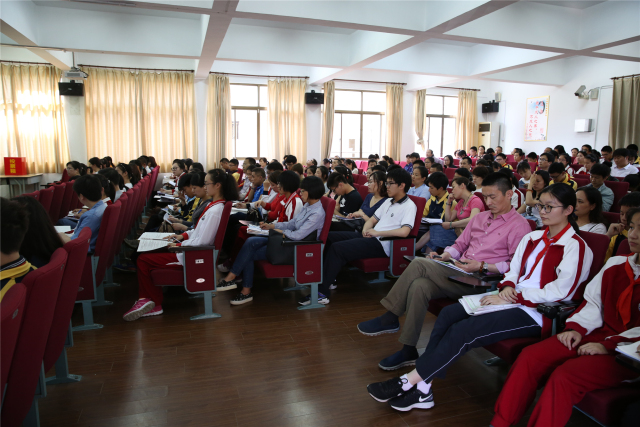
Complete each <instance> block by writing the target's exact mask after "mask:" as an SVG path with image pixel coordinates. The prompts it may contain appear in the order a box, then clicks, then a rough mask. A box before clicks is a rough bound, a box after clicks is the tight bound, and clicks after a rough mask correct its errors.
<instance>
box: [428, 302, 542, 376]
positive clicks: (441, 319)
mask: <svg viewBox="0 0 640 427" xmlns="http://www.w3.org/2000/svg"><path fill="white" fill-rule="evenodd" d="M470 293H471V292H470ZM541 333H542V328H541V327H540V326H538V324H537V323H536V321H535V320H533V318H532V317H531V316H529V315H528V314H527V313H526V312H525V311H524V310H521V309H520V308H510V309H507V310H504V311H497V312H494V313H488V314H483V315H480V316H470V315H468V314H467V312H466V311H465V309H464V308H463V307H462V305H461V304H452V305H450V306H447V307H445V308H444V309H443V310H442V311H441V312H440V314H439V315H438V320H437V321H436V324H435V326H434V327H433V331H432V332H431V337H429V344H428V345H427V348H426V350H425V352H424V353H423V354H422V356H420V358H419V359H418V361H417V362H416V370H417V371H418V374H420V377H421V378H422V379H423V380H424V381H425V382H430V381H432V380H433V379H434V378H444V377H445V375H446V372H447V368H448V367H449V366H450V365H451V364H452V363H453V362H454V361H456V360H457V359H458V358H460V357H461V356H462V355H464V354H465V353H466V352H467V351H469V350H471V349H472V348H478V347H483V346H485V345H489V344H493V343H495V342H498V341H502V340H505V339H508V338H526V337H539V336H540V334H541Z"/></svg>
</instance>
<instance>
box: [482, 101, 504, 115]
mask: <svg viewBox="0 0 640 427" xmlns="http://www.w3.org/2000/svg"><path fill="white" fill-rule="evenodd" d="M499 107H500V104H498V103H497V102H487V103H486V104H482V112H483V113H497V112H498V109H499Z"/></svg>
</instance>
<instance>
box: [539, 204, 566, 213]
mask: <svg viewBox="0 0 640 427" xmlns="http://www.w3.org/2000/svg"><path fill="white" fill-rule="evenodd" d="M561 207H562V206H552V205H543V204H541V203H536V209H538V211H540V212H542V211H544V212H551V209H554V208H561Z"/></svg>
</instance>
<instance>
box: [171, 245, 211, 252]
mask: <svg viewBox="0 0 640 427" xmlns="http://www.w3.org/2000/svg"><path fill="white" fill-rule="evenodd" d="M215 248H216V247H215V246H172V247H170V248H168V249H169V252H190V251H212V250H214V249H215Z"/></svg>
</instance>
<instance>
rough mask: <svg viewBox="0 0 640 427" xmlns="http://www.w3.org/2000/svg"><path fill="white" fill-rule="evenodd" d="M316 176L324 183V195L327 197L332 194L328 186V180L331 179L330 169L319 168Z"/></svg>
mask: <svg viewBox="0 0 640 427" xmlns="http://www.w3.org/2000/svg"><path fill="white" fill-rule="evenodd" d="M315 176H317V177H318V178H320V179H321V180H322V183H323V184H324V194H325V196H326V195H327V194H329V193H330V192H331V191H330V190H329V186H328V185H327V180H328V179H329V169H327V167H326V166H318V168H317V169H316V174H315Z"/></svg>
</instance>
